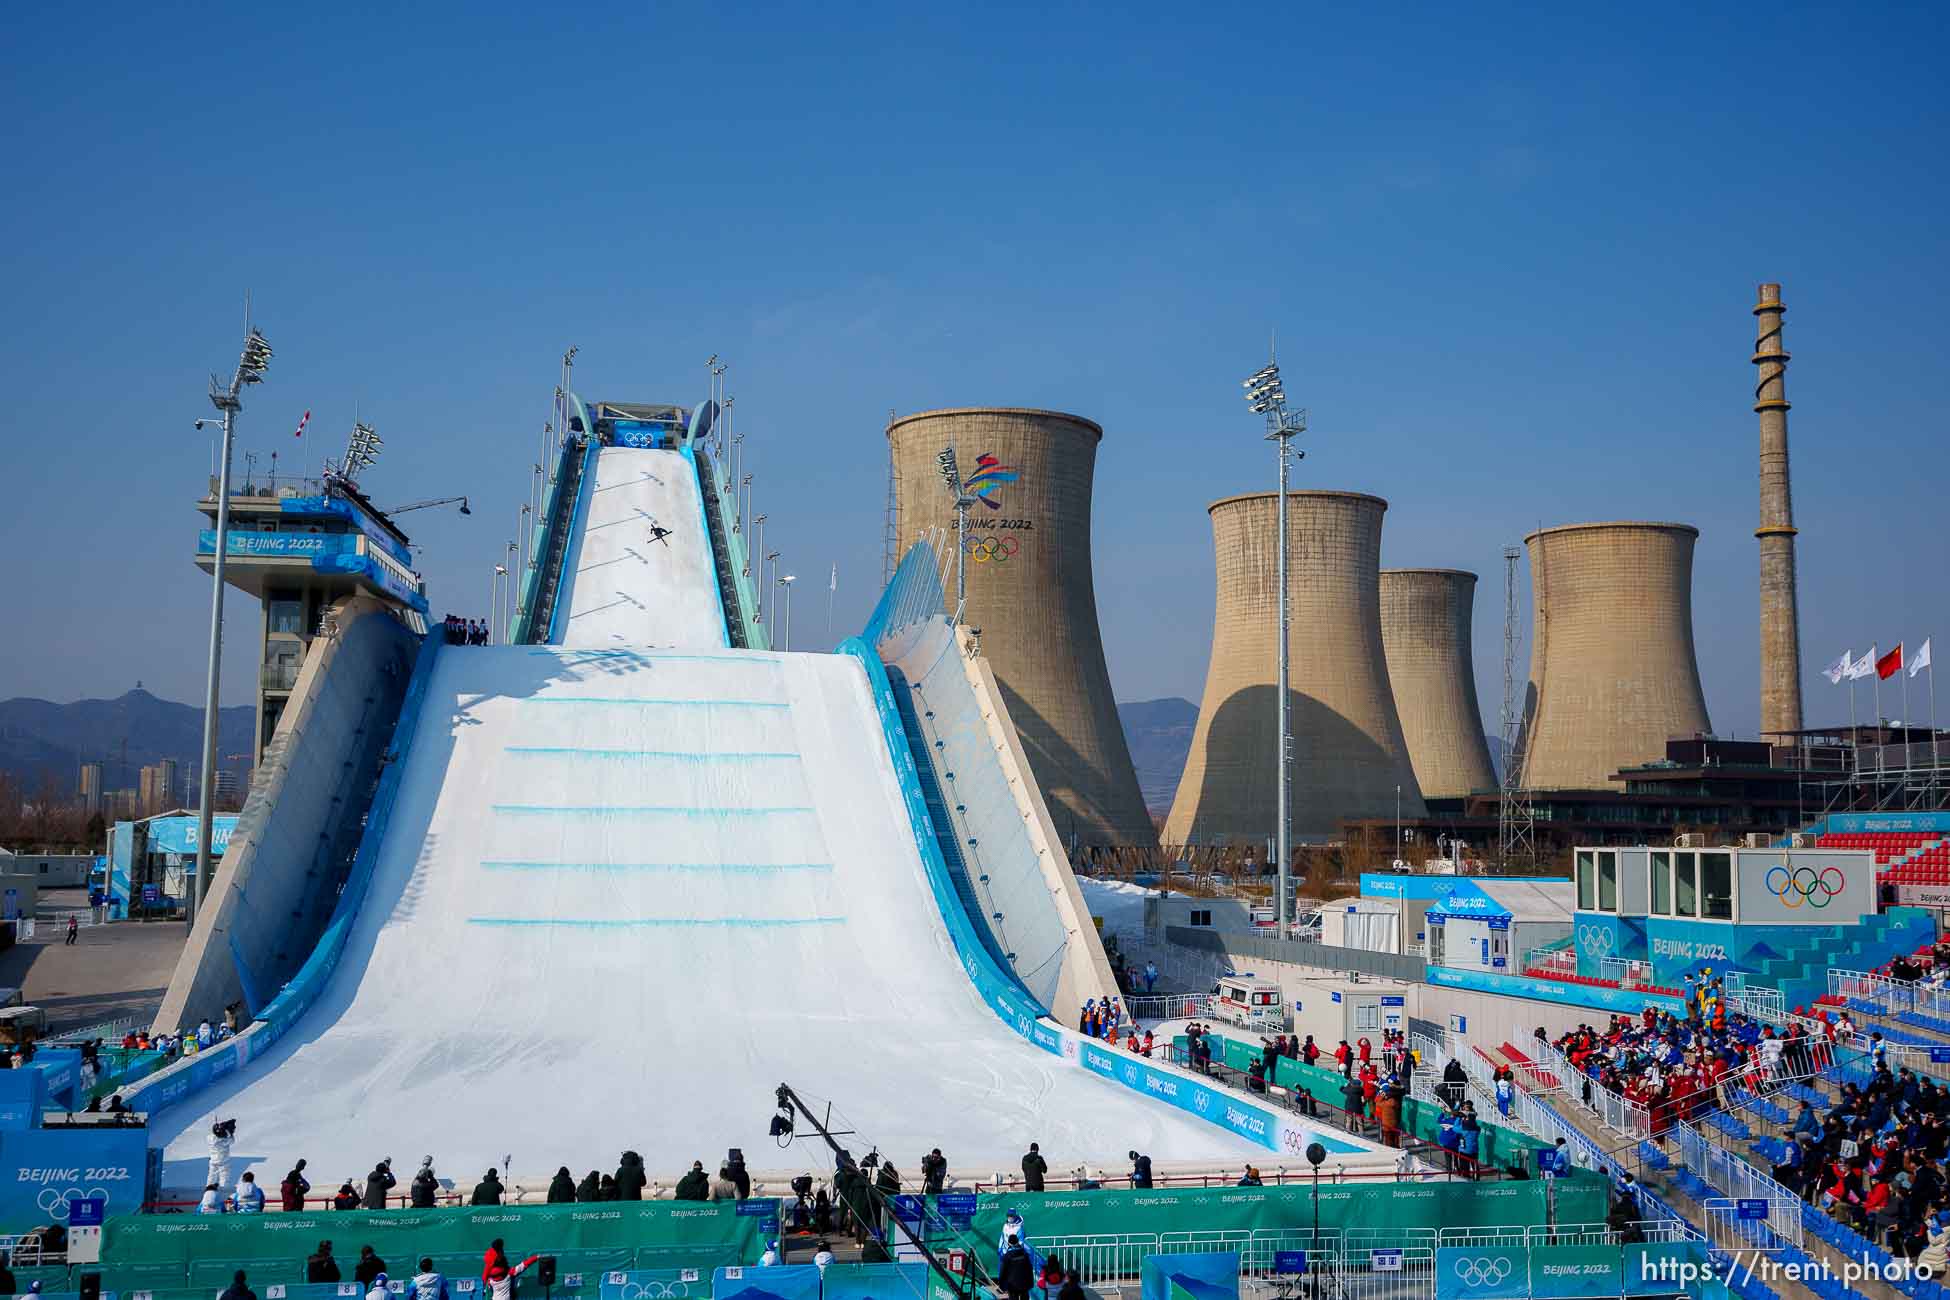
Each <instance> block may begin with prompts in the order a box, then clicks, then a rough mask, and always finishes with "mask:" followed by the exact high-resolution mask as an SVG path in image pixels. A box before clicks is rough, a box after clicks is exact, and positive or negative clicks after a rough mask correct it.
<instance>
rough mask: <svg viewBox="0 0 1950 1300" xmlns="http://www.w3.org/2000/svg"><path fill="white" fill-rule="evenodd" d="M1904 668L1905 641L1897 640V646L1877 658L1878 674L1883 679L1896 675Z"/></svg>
mask: <svg viewBox="0 0 1950 1300" xmlns="http://www.w3.org/2000/svg"><path fill="white" fill-rule="evenodd" d="M1902 670H1903V643H1902V642H1901V641H1898V642H1896V648H1895V649H1894V650H1891V651H1890V652H1889V653H1888V654H1886V655H1884V656H1883V657H1882V658H1880V659H1878V660H1876V676H1877V677H1878V678H1882V679H1885V680H1886V679H1888V678H1891V677H1894V676H1895V675H1896V674H1897V673H1899V672H1901V671H1902Z"/></svg>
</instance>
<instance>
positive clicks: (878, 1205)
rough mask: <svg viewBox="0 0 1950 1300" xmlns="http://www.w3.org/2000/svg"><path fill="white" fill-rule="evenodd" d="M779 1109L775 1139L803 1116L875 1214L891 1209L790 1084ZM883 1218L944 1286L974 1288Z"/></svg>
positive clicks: (897, 1221)
mask: <svg viewBox="0 0 1950 1300" xmlns="http://www.w3.org/2000/svg"><path fill="white" fill-rule="evenodd" d="M778 1105H779V1114H778V1115H776V1116H775V1117H774V1118H773V1121H772V1124H773V1133H774V1136H777V1135H778V1134H779V1130H780V1128H783V1129H784V1131H785V1132H786V1133H788V1134H789V1133H791V1132H792V1128H793V1120H792V1115H793V1112H794V1111H797V1112H798V1113H799V1114H800V1115H803V1116H804V1117H805V1120H806V1123H808V1124H810V1125H812V1127H813V1131H814V1132H816V1133H818V1134H819V1136H820V1139H821V1140H822V1141H824V1142H825V1143H826V1145H827V1146H828V1147H830V1148H831V1149H832V1152H833V1155H834V1157H835V1158H836V1159H838V1161H839V1163H840V1167H841V1168H842V1169H848V1170H851V1171H852V1172H854V1173H855V1174H858V1175H859V1176H860V1181H861V1183H862V1185H863V1186H864V1187H865V1188H866V1192H867V1201H868V1203H869V1204H870V1205H872V1206H873V1207H874V1208H875V1209H876V1210H882V1211H885V1210H889V1209H890V1208H891V1207H890V1206H889V1205H888V1203H887V1201H888V1197H887V1194H886V1193H885V1192H883V1191H881V1190H880V1189H879V1188H878V1187H875V1186H874V1183H873V1179H871V1178H869V1177H867V1176H866V1174H865V1172H864V1171H862V1170H861V1168H860V1164H859V1162H858V1161H857V1160H855V1159H854V1158H853V1153H852V1152H851V1151H849V1150H847V1149H846V1148H845V1147H843V1146H841V1145H840V1144H839V1141H838V1139H836V1138H835V1137H834V1136H833V1135H832V1133H831V1132H829V1131H828V1130H827V1128H826V1125H825V1124H824V1123H822V1122H821V1121H820V1118H819V1117H818V1116H817V1115H815V1114H813V1112H812V1107H810V1106H808V1105H806V1103H805V1101H804V1099H802V1098H801V1097H800V1096H799V1094H798V1093H797V1092H795V1091H793V1088H792V1085H791V1084H789V1083H781V1084H780V1085H779V1090H778ZM886 1217H888V1218H890V1219H892V1220H893V1222H894V1226H895V1227H897V1228H899V1229H900V1231H901V1234H902V1235H903V1236H905V1237H906V1238H907V1240H908V1244H910V1245H912V1246H913V1247H914V1249H916V1250H918V1251H920V1252H921V1258H923V1259H925V1260H926V1261H927V1262H928V1267H929V1268H931V1269H933V1270H934V1271H935V1272H936V1273H938V1274H939V1275H940V1276H941V1279H942V1281H944V1282H946V1283H947V1284H948V1285H949V1286H950V1287H952V1288H954V1289H955V1291H956V1293H957V1294H961V1293H963V1292H964V1291H965V1290H967V1289H972V1288H973V1286H974V1279H973V1277H972V1276H970V1277H962V1276H960V1275H959V1274H956V1273H954V1272H951V1271H950V1270H949V1268H948V1265H947V1264H946V1263H944V1262H943V1261H942V1259H941V1257H940V1256H938V1255H936V1254H935V1253H934V1252H933V1251H932V1250H930V1249H928V1244H927V1243H926V1242H925V1241H922V1240H921V1238H920V1237H919V1236H918V1235H916V1234H915V1232H914V1230H913V1229H911V1228H909V1227H908V1226H907V1224H906V1223H905V1222H904V1221H903V1220H902V1219H901V1217H900V1215H898V1214H891V1213H890V1214H887V1216H886ZM971 1258H972V1256H971Z"/></svg>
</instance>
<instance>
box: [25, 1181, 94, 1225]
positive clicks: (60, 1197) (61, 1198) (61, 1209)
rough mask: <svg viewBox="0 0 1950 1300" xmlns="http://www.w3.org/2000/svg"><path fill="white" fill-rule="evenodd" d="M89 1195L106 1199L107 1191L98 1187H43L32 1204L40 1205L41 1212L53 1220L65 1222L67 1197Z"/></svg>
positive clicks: (66, 1217) (66, 1218)
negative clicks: (85, 1188)
mask: <svg viewBox="0 0 1950 1300" xmlns="http://www.w3.org/2000/svg"><path fill="white" fill-rule="evenodd" d="M90 1196H99V1197H101V1198H102V1199H103V1200H107V1199H108V1192H107V1191H106V1190H104V1189H103V1188H100V1187H90V1188H88V1189H87V1190H85V1191H84V1190H83V1189H82V1188H79V1187H67V1188H56V1187H43V1188H42V1189H41V1194H40V1195H39V1196H36V1197H35V1198H34V1204H36V1205H38V1206H40V1207H41V1211H42V1213H44V1214H46V1215H47V1217H48V1218H50V1219H52V1220H54V1222H56V1223H66V1222H67V1220H68V1200H69V1198H71V1197H90Z"/></svg>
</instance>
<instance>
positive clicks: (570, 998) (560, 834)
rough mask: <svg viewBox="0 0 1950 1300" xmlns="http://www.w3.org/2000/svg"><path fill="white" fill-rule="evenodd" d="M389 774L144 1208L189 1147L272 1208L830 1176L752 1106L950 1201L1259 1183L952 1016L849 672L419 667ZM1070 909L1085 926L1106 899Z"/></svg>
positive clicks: (1056, 1064) (470, 658)
mask: <svg viewBox="0 0 1950 1300" xmlns="http://www.w3.org/2000/svg"><path fill="white" fill-rule="evenodd" d="M653 454H655V453H634V455H636V456H643V455H653ZM607 455H608V454H607V453H605V459H607ZM659 549H661V548H659ZM584 572H585V573H586V572H587V568H586V563H585V569H584ZM587 590H588V588H587V587H584V589H583V591H580V592H578V607H580V605H581V597H582V595H583V594H584V593H585V592H586V591H587ZM590 626H595V625H594V624H591V625H590ZM407 763H408V766H407V767H406V769H405V771H404V774H403V784H402V788H401V794H400V799H399V802H398V804H397V806H396V808H395V810H394V814H393V818H392V821H391V823H390V826H389V828H388V830H387V832H386V836H385V840H384V842H383V845H382V847H381V851H380V856H379V859H378V863H377V870H376V874H375V878H374V881H373V884H372V887H371V891H370V893H369V895H368V897H367V898H366V900H365V903H364V906H363V907H362V909H361V910H360V912H359V915H358V920H357V924H356V926H355V929H354V933H353V935H352V938H351V940H350V943H349V944H348V947H347V950H346V953H345V957H344V959H343V961H342V962H341V963H340V966H339V968H338V970H337V973H336V975H335V976H334V979H333V981H332V983H331V985H330V986H329V987H328V989H327V990H326V992H325V994H324V995H323V996H322V998H321V999H320V1001H319V1003H318V1004H317V1006H315V1007H314V1008H313V1010H312V1011H311V1012H309V1013H308V1014H307V1015H306V1016H305V1017H303V1018H302V1019H301V1020H300V1021H299V1023H298V1024H297V1026H296V1027H295V1028H294V1029H293V1030H292V1031H291V1032H290V1033H289V1034H288V1035H287V1037H286V1038H285V1039H284V1040H283V1041H281V1042H280V1043H278V1044H277V1045H276V1046H275V1047H274V1048H273V1049H272V1050H271V1051H270V1052H268V1053H267V1054H266V1055H265V1056H264V1057H263V1058H261V1059H260V1060H258V1061H255V1062H253V1063H251V1064H250V1065H248V1066H246V1067H245V1068H244V1069H243V1070H242V1071H240V1072H239V1074H238V1075H236V1076H234V1077H232V1078H229V1079H226V1080H224V1081H222V1082H220V1083H218V1084H216V1085H214V1086H213V1087H212V1088H211V1089H210V1090H208V1091H206V1092H204V1093H201V1094H198V1095H197V1097H196V1098H195V1099H193V1100H191V1101H187V1102H185V1103H184V1104H183V1105H181V1106H179V1107H175V1108H172V1109H170V1110H167V1111H164V1112H162V1113H161V1114H160V1115H159V1116H158V1117H157V1118H158V1121H159V1122H158V1124H157V1130H158V1131H157V1133H156V1138H157V1140H158V1141H161V1142H164V1143H166V1145H167V1158H168V1160H169V1162H170V1164H169V1168H168V1170H167V1173H166V1182H167V1184H168V1185H169V1186H171V1187H184V1186H200V1185H201V1183H202V1174H201V1168H202V1161H203V1156H204V1134H206V1133H207V1132H208V1131H209V1126H210V1123H211V1122H212V1120H213V1119H214V1118H215V1117H218V1116H224V1117H230V1116H234V1117H236V1119H237V1120H238V1135H237V1144H236V1157H235V1159H234V1161H233V1168H232V1175H231V1176H232V1178H233V1179H234V1178H235V1177H236V1176H237V1175H238V1174H240V1173H241V1172H242V1171H243V1170H244V1169H245V1168H251V1167H254V1168H255V1169H256V1170H257V1172H258V1179H259V1181H260V1183H264V1182H267V1181H268V1182H269V1183H270V1184H271V1185H273V1186H275V1184H276V1182H277V1180H278V1179H279V1178H280V1177H281V1176H282V1175H283V1173H284V1171H285V1170H286V1169H287V1168H288V1167H289V1166H290V1164H291V1163H292V1161H293V1160H294V1159H296V1158H297V1157H300V1156H305V1157H308V1158H309V1159H310V1161H311V1170H310V1172H311V1174H312V1177H313V1181H314V1183H316V1184H318V1185H319V1186H321V1187H325V1186H327V1185H328V1182H327V1180H330V1183H331V1185H335V1184H336V1181H337V1180H338V1179H340V1178H344V1177H348V1176H351V1175H354V1174H359V1175H363V1173H364V1172H365V1170H367V1169H369V1168H370V1167H371V1166H372V1164H373V1162H374V1161H376V1160H378V1159H379V1158H380V1157H382V1156H393V1157H396V1163H397V1166H398V1167H399V1168H401V1169H402V1171H403V1172H409V1173H410V1171H411V1170H412V1168H413V1167H414V1166H415V1165H416V1164H417V1163H418V1161H419V1158H420V1157H421V1156H422V1155H424V1154H427V1153H431V1154H432V1155H433V1157H434V1159H435V1162H436V1165H437V1167H438V1168H439V1169H440V1170H441V1171H442V1172H443V1173H444V1174H447V1175H449V1176H452V1177H456V1178H458V1179H460V1180H462V1181H463V1182H469V1181H471V1180H472V1179H474V1178H476V1177H478V1176H479V1174H480V1171H481V1170H483V1169H485V1168H487V1167H488V1165H490V1164H499V1163H500V1162H501V1161H502V1160H503V1159H504V1157H507V1156H512V1157H513V1165H514V1168H515V1169H517V1170H519V1171H522V1172H528V1171H536V1170H538V1171H544V1172H546V1171H548V1170H552V1169H553V1168H555V1166H557V1165H558V1164H567V1165H568V1166H569V1167H570V1168H571V1169H573V1170H575V1171H577V1172H578V1173H580V1172H581V1171H583V1170H587V1169H590V1168H609V1167H611V1166H613V1165H614V1163H615V1160H616V1156H617V1153H618V1152H619V1151H621V1150H622V1149H624V1148H626V1147H629V1148H634V1149H635V1150H637V1151H640V1152H642V1153H643V1155H644V1157H645V1159H646V1161H647V1162H648V1164H649V1167H650V1169H651V1170H652V1172H653V1174H654V1175H656V1176H659V1177H662V1178H664V1179H665V1180H666V1182H667V1181H668V1180H669V1179H670V1178H673V1177H674V1176H675V1175H676V1174H678V1173H680V1172H681V1171H682V1170H684V1169H687V1168H688V1167H689V1165H690V1162H691V1161H692V1160H693V1159H703V1160H705V1161H706V1162H707V1164H708V1163H709V1162H710V1161H713V1160H716V1159H718V1158H720V1156H721V1155H722V1153H723V1152H724V1150H725V1148H727V1147H732V1146H741V1147H743V1148H744V1149H745V1152H746V1155H747V1159H748V1160H749V1162H750V1164H751V1166H752V1167H753V1168H755V1169H774V1170H777V1169H788V1168H790V1169H796V1168H800V1167H803V1168H807V1169H812V1170H824V1169H827V1168H830V1158H829V1157H828V1156H826V1155H825V1154H824V1153H823V1151H822V1150H820V1149H816V1148H814V1147H812V1146H811V1145H809V1144H801V1146H800V1147H799V1148H797V1149H793V1150H789V1151H780V1150H776V1149H774V1147H773V1146H772V1139H770V1138H769V1137H768V1136H767V1132H766V1130H767V1124H768V1122H769V1120H770V1118H771V1115H772V1108H773V1095H772V1094H773V1089H774V1088H775V1087H776V1086H777V1085H778V1084H779V1083H780V1082H781V1081H787V1082H790V1083H791V1084H793V1085H794V1086H795V1087H796V1088H798V1089H800V1090H801V1091H802V1092H803V1093H805V1094H806V1095H807V1096H808V1097H809V1098H816V1099H830V1100H831V1101H832V1102H833V1104H834V1106H835V1107H836V1110H837V1117H840V1118H843V1119H844V1120H845V1121H846V1122H845V1124H844V1127H847V1128H853V1129H857V1130H858V1135H857V1136H855V1137H853V1138H850V1139H849V1141H850V1142H851V1143H853V1144H854V1145H855V1148H856V1150H857V1151H862V1152H863V1151H864V1150H865V1149H866V1148H867V1147H868V1146H871V1145H875V1144H878V1146H879V1147H880V1149H881V1150H882V1151H883V1152H885V1153H887V1154H888V1155H889V1156H890V1157H891V1158H892V1159H893V1160H894V1161H895V1162H896V1163H897V1164H898V1165H899V1167H900V1168H901V1169H902V1170H903V1171H905V1172H910V1173H911V1172H912V1171H913V1170H914V1169H916V1168H918V1161H919V1157H920V1155H921V1154H922V1153H923V1152H924V1151H926V1150H927V1149H928V1148H930V1147H933V1146H935V1145H939V1146H940V1147H941V1148H942V1150H943V1151H944V1152H946V1153H947V1155H948V1157H949V1159H950V1162H951V1167H952V1168H953V1169H955V1170H956V1171H958V1172H961V1173H964V1174H966V1173H968V1172H971V1171H991V1170H998V1169H1000V1170H1008V1169H1014V1168H1015V1167H1016V1165H1017V1163H1018V1161H1019V1159H1020V1157H1021V1155H1022V1152H1023V1151H1024V1150H1025V1149H1026V1147H1027V1144H1028V1143H1029V1142H1031V1141H1037V1142H1040V1143H1041V1144H1042V1149H1043V1152H1044V1154H1045V1155H1046V1156H1047V1157H1048V1159H1049V1161H1050V1163H1051V1165H1052V1167H1054V1168H1068V1167H1070V1166H1072V1165H1074V1164H1078V1163H1084V1162H1089V1163H1091V1164H1096V1165H1103V1166H1106V1167H1112V1168H1116V1167H1120V1166H1121V1164H1122V1162H1123V1156H1124V1153H1125V1152H1126V1151H1127V1150H1129V1149H1131V1148H1134V1147H1135V1148H1138V1149H1141V1150H1144V1151H1147V1152H1148V1153H1150V1154H1151V1155H1152V1156H1154V1157H1155V1158H1156V1159H1157V1160H1158V1161H1159V1162H1160V1164H1161V1165H1162V1164H1164V1163H1166V1162H1172V1161H1190V1160H1205V1161H1211V1162H1214V1163H1221V1162H1223V1163H1230V1162H1231V1161H1234V1160H1237V1159H1240V1158H1242V1157H1245V1156H1251V1155H1255V1154H1256V1155H1257V1156H1258V1157H1260V1158H1262V1159H1263V1158H1264V1157H1265V1156H1266V1155H1267V1153H1266V1152H1265V1151H1263V1150H1261V1149H1259V1148H1257V1147H1253V1146H1250V1145H1248V1144H1246V1143H1245V1141H1244V1140H1243V1139H1239V1138H1235V1137H1233V1136H1231V1135H1230V1134H1228V1133H1226V1132H1225V1131H1223V1130H1221V1129H1219V1128H1216V1127H1213V1126H1211V1125H1208V1124H1205V1123H1202V1122H1200V1121H1198V1120H1196V1119H1194V1118H1192V1117H1191V1116H1190V1115H1188V1114H1185V1113H1184V1112H1180V1111H1176V1110H1173V1109H1171V1108H1169V1107H1166V1106H1164V1105H1161V1104H1157V1103H1154V1102H1152V1101H1148V1100H1146V1099H1145V1098H1144V1097H1142V1096H1140V1095H1139V1094H1137V1093H1134V1092H1128V1091H1126V1090H1124V1089H1122V1088H1120V1087H1117V1086H1115V1085H1113V1084H1110V1083H1108V1082H1105V1081H1103V1080H1101V1079H1098V1078H1095V1077H1093V1076H1091V1075H1089V1074H1088V1073H1086V1072H1085V1071H1083V1070H1080V1069H1078V1068H1076V1067H1075V1066H1074V1065H1073V1064H1072V1063H1071V1062H1069V1061H1067V1060H1065V1059H1064V1058H1061V1057H1056V1056H1052V1055H1049V1054H1047V1053H1044V1052H1042V1051H1039V1050H1037V1049H1036V1048H1034V1047H1032V1046H1031V1045H1029V1044H1027V1043H1025V1042H1024V1041H1023V1040H1021V1039H1020V1038H1018V1037H1017V1036H1016V1035H1015V1034H1014V1033H1012V1032H1011V1031H1010V1030H1009V1029H1008V1028H1006V1027H1005V1026H1004V1025H1003V1024H1002V1023H1001V1022H1000V1021H998V1020H997V1019H996V1018H995V1015H994V1014H993V1012H991V1011H990V1010H989V1009H988V1008H987V1007H985V1006H984V1005H983V1003H982V1001H981V1000H980V998H979V996H978V995H977V993H976V991H975V989H974V987H973V986H972V985H971V984H970V983H969V981H968V979H967V977H966V976H965V975H964V973H963V971H962V969H961V966H960V964H959V963H958V961H957V959H956V957H955V954H954V951H953V949H952V947H951V945H950V943H949V939H948V936H947V933H946V931H945V928H944V926H943V923H942V920H941V916H940V913H939V910H938V908H937V905H936V903H935V900H934V897H933V895H932V893H931V892H930V890H929V887H928V884H927V880H926V877H925V874H924V872H923V868H922V865H921V861H920V857H919V853H918V851H917V849H916V847H915V844H914V842H913V837H912V834H911V831H910V829H909V824H908V821H907V817H906V814H905V812H904V810H903V806H902V803H901V799H900V794H899V788H898V785H897V784H896V781H895V778H894V773H893V768H892V764H891V762H890V760H889V758H888V755H887V752H886V745H885V742H884V740H883V739H882V736H881V733H880V730H879V723H878V721H877V718H876V714H875V711H874V708H873V703H872V699H871V696H870V694H869V691H868V688H867V683H866V679H865V674H864V673H863V672H862V670H861V668H860V666H859V665H858V664H857V663H856V662H855V661H853V660H851V659H848V658H842V657H836V656H826V655H779V654H768V653H759V652H742V651H715V652H706V651H698V650H692V651H690V652H686V653H676V652H669V651H651V650H629V649H616V650H599V649H580V650H579V649H575V648H572V647H530V646H511V647H495V648H489V649H480V648H472V649H448V650H444V651H442V653H441V656H440V659H439V661H438V664H437V666H436V670H435V673H434V676H433V680H432V683H431V690H430V692H429V695H428V698H427V701H426V704H425V707H424V709H423V711H422V713H421V716H420V718H419V722H418V729H417V734H416V735H415V737H414V741H413V749H412V751H411V754H410V757H409V758H408V760H407ZM1085 889H1086V891H1087V892H1089V893H1090V894H1091V896H1092V903H1093V910H1095V904H1096V902H1097V900H1098V898H1099V897H1104V898H1107V899H1112V900H1121V899H1122V896H1123V895H1124V893H1125V890H1124V887H1118V886H1106V887H1102V888H1101V889H1096V888H1093V887H1092V885H1091V884H1090V883H1089V882H1085ZM1132 898H1133V899H1135V900H1137V902H1136V905H1137V906H1139V907H1140V908H1141V897H1140V896H1139V895H1138V894H1133V895H1132Z"/></svg>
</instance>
